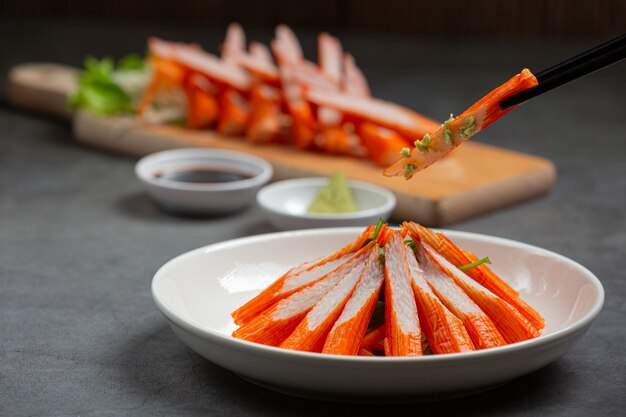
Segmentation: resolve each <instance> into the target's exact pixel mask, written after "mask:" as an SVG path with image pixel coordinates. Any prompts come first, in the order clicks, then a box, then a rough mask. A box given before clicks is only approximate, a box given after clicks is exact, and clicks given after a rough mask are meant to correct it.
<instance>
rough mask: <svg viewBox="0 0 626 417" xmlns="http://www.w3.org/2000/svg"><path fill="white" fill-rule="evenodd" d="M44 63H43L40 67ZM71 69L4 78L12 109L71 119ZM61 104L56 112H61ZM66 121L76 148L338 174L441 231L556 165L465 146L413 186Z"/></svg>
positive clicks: (208, 137) (542, 189) (206, 139)
mask: <svg viewBox="0 0 626 417" xmlns="http://www.w3.org/2000/svg"><path fill="white" fill-rule="evenodd" d="M42 65H43V66H42ZM75 76H76V69H74V68H70V67H64V66H55V65H53V64H26V65H22V66H19V67H16V68H14V69H13V70H12V71H11V73H10V74H9V85H8V93H9V94H8V96H9V100H10V101H11V102H12V103H13V104H15V105H16V106H19V107H22V108H26V109H30V110H36V111H40V112H45V113H49V114H54V115H57V116H61V117H70V114H69V113H68V112H67V107H66V106H65V103H66V96H67V94H68V92H70V91H73V89H74V88H75ZM60 105H61V107H59V106H60ZM71 117H72V123H73V129H74V136H75V138H76V140H77V141H78V142H79V143H82V144H85V145H89V146H93V147H97V148H102V149H106V150H109V151H114V152H119V153H122V154H126V155H132V156H143V155H146V154H149V153H152V152H156V151H159V150H164V149H172V148H180V147H211V148H220V149H230V150H235V151H241V152H248V153H251V154H254V155H258V156H260V157H262V158H265V159H267V160H268V161H270V162H271V163H272V165H273V166H274V169H275V175H274V179H275V180H280V179H286V178H296V177H307V176H320V175H322V176H327V175H330V174H332V173H334V172H335V171H337V170H343V171H345V173H346V175H347V176H348V177H349V178H352V179H356V180H362V181H368V182H371V183H374V184H378V185H382V186H384V187H386V188H388V189H389V190H391V191H392V192H394V193H395V195H396V197H397V198H398V205H397V207H396V210H395V211H394V213H393V215H392V217H393V218H394V219H396V220H405V219H411V220H415V221H418V222H420V223H423V224H426V225H430V226H443V225H446V224H450V223H453V222H456V221H459V220H462V219H465V218H468V217H471V216H475V215H477V214H481V213H485V212H488V211H491V210H495V209H498V208H501V207H505V206H508V205H511V204H513V203H516V202H520V201H523V200H526V199H529V198H532V197H535V196H538V195H541V194H544V193H546V192H548V191H549V190H550V189H551V188H552V185H553V184H554V181H555V179H556V171H555V168H554V165H553V164H552V163H551V162H550V161H548V160H546V159H543V158H539V157H535V156H531V155H527V154H523V153H520V152H513V151H508V150H504V149H501V148H497V147H494V146H488V145H484V144H479V143H467V144H464V145H463V146H461V147H459V148H458V149H457V150H455V151H454V152H453V153H452V154H451V155H450V156H449V157H447V158H445V159H444V160H442V161H440V162H438V163H437V164H435V165H433V166H432V167H430V168H428V169H427V170H425V171H423V172H422V173H420V174H419V175H418V176H416V177H415V178H414V179H413V180H411V181H405V180H404V179H402V178H387V177H384V176H383V175H382V173H381V172H382V170H381V168H379V167H377V166H375V165H374V164H372V163H370V162H369V161H367V160H360V159H355V158H349V157H341V156H329V155H322V154H317V153H311V152H302V151H298V150H296V149H293V148H289V147H285V146H255V145H251V144H249V143H247V142H246V141H245V139H244V138H238V137H228V136H224V135H220V134H218V133H217V132H214V131H194V130H189V129H185V128H179V127H173V126H155V125H148V124H144V123H142V122H140V121H137V120H135V119H134V118H132V117H98V116H94V115H91V114H90V113H88V112H78V113H76V114H74V115H73V116H71Z"/></svg>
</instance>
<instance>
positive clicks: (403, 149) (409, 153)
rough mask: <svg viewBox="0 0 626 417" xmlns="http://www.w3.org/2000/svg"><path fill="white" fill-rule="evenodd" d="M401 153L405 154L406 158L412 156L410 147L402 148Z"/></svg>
mask: <svg viewBox="0 0 626 417" xmlns="http://www.w3.org/2000/svg"><path fill="white" fill-rule="evenodd" d="M400 155H402V156H404V157H405V158H410V157H411V150H410V149H409V148H402V150H401V151H400Z"/></svg>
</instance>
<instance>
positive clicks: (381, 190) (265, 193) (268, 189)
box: [256, 177, 397, 221]
mask: <svg viewBox="0 0 626 417" xmlns="http://www.w3.org/2000/svg"><path fill="white" fill-rule="evenodd" d="M327 183H328V177H303V178H294V179H289V180H282V181H276V182H274V183H272V184H269V185H266V186H265V187H263V188H261V189H260V190H259V192H258V193H257V196H256V200H257V203H258V204H259V206H261V207H262V208H263V209H264V210H267V211H269V212H271V213H276V214H279V215H281V216H284V217H289V218H292V219H306V220H326V221H328V220H350V219H355V220H356V219H363V218H368V217H373V216H376V215H378V214H381V215H382V214H383V213H389V212H391V211H392V210H393V209H394V208H395V207H396V204H397V198H396V196H395V194H394V193H392V192H391V191H389V190H388V189H387V188H385V187H382V186H380V185H376V184H372V183H369V182H366V181H358V180H348V184H349V186H350V188H355V189H360V190H365V191H369V192H372V193H375V194H378V195H381V196H383V198H384V199H385V201H384V203H383V204H381V205H379V206H376V207H373V208H369V209H364V210H359V209H357V211H355V212H351V213H328V214H308V213H306V212H305V213H303V214H297V213H289V212H287V211H284V210H277V209H275V208H274V207H272V206H271V205H268V204H267V200H268V199H270V197H269V196H270V195H271V193H272V192H276V191H277V190H281V189H290V188H294V187H299V186H308V185H319V186H323V185H326V184H327Z"/></svg>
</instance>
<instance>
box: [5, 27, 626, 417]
mask: <svg viewBox="0 0 626 417" xmlns="http://www.w3.org/2000/svg"><path fill="white" fill-rule="evenodd" d="M222 29H223V28H215V27H211V28H203V27H197V26H190V27H177V26H155V27H148V26H140V27H137V26H135V25H132V24H121V23H119V24H93V23H83V24H78V23H70V22H40V21H27V20H21V21H7V20H0V76H1V77H4V75H5V74H6V72H7V70H8V68H10V66H11V65H14V64H17V63H20V62H27V61H56V62H64V63H70V64H79V63H80V62H81V60H82V57H83V56H84V55H85V54H96V55H104V54H111V55H113V56H117V57H119V56H121V55H123V54H125V53H127V52H131V51H143V50H144V48H145V46H144V45H145V43H144V40H145V38H146V36H147V35H150V34H160V35H161V36H164V37H166V38H174V39H191V40H196V41H201V42H202V43H204V44H205V45H210V46H215V45H217V44H218V42H219V40H220V38H221V34H222V33H223V32H222ZM303 32H304V34H305V36H303V40H304V44H305V47H306V48H307V51H309V52H311V51H312V47H313V45H314V37H313V36H312V35H313V33H314V31H303ZM254 33H255V36H256V37H258V38H259V39H261V40H267V39H268V38H269V36H270V32H269V31H268V30H263V29H258V30H256V31H255V32H254ZM342 39H343V41H344V43H345V45H346V47H347V49H348V50H350V51H352V52H353V53H354V55H355V56H356V58H357V60H358V62H359V63H360V64H361V65H362V67H363V69H364V70H365V72H366V74H367V75H368V76H369V78H370V80H371V83H372V87H373V90H374V92H375V94H376V95H377V96H379V97H383V98H389V99H393V100H395V101H398V102H400V103H403V104H406V105H408V106H411V107H413V108H415V109H418V110H420V111H422V112H424V113H426V114H428V115H430V116H432V117H435V118H438V119H444V118H445V117H446V116H447V114H448V113H449V112H451V111H452V112H455V113H458V112H459V111H461V110H463V108H464V106H467V105H468V104H470V103H471V102H473V100H475V99H476V98H477V97H479V96H481V95H482V94H483V93H484V92H485V91H487V90H489V89H490V88H492V87H493V86H495V85H496V84H498V83H500V82H502V81H504V80H505V79H506V78H507V77H508V76H510V75H512V74H514V73H516V72H518V71H519V69H520V68H522V67H524V66H528V67H530V68H531V69H536V70H537V69H541V68H544V67H546V66H548V65H550V64H553V63H556V62H557V61H559V60H560V59H563V58H566V57H568V56H570V55H572V54H573V53H575V52H577V51H580V50H582V49H583V48H586V47H588V46H590V45H591V43H589V42H571V41H570V42H566V41H556V40H551V41H539V40H535V41H505V40H487V39H482V40H481V39H474V40H458V39H457V40H452V39H443V38H437V39H429V38H418V37H414V38H403V37H395V36H390V35H378V36H376V35H374V34H362V33H361V34H354V33H346V34H342ZM625 65H626V63H622V64H621V65H616V66H614V67H612V68H609V69H607V70H605V71H603V72H601V73H597V74H595V75H593V76H591V77H588V78H586V79H584V80H581V81H579V82H576V83H573V84H571V85H570V86H567V87H566V88H562V89H561V90H558V91H554V92H552V93H550V94H547V95H546V96H544V97H541V98H539V99H536V100H535V101H534V102H532V103H531V104H527V105H526V106H523V107H522V108H520V109H518V110H516V111H514V112H513V113H511V114H510V115H509V116H507V117H506V118H505V119H503V120H502V121H501V122H498V123H496V124H495V125H494V126H493V127H491V128H489V130H488V131H486V132H485V133H484V134H481V135H480V138H479V139H478V140H480V141H484V142H487V143H493V144H498V145H502V146H503V147H506V148H510V149H517V150H521V151H525V152H529V153H532V154H536V155H540V156H543V157H547V158H549V159H551V160H553V161H554V162H555V164H556V166H557V168H558V172H559V179H558V182H557V184H556V186H555V188H554V190H553V191H552V193H551V194H549V195H548V196H546V197H544V198H541V199H537V200H534V201H530V202H527V203H524V204H521V205H517V206H515V207H511V208H507V209H505V210H501V211H499V212H497V213H492V214H488V215H484V216H482V217H479V218H475V219H472V220H469V221H465V222H463V223H458V224H456V225H454V226H452V228H453V229H458V230H467V231H473V232H480V233H485V234H491V235H497V236H503V237H507V238H511V239H518V240H521V241H525V242H528V243H531V244H535V245H539V246H542V247H545V248H547V249H550V250H553V251H556V252H559V253H562V254H564V255H565V256H568V257H571V258H572V259H575V260H577V261H578V262H580V263H582V264H583V265H585V266H587V267H588V268H589V269H590V270H591V271H593V272H595V273H596V274H597V276H598V277H599V278H600V280H601V281H602V283H603V285H604V287H605V289H606V292H607V298H606V303H605V306H604V309H603V311H602V313H601V314H600V316H599V317H598V319H597V321H596V322H595V323H594V325H593V327H592V328H591V330H590V331H589V333H588V334H587V335H586V336H585V337H584V338H583V340H581V341H580V342H579V343H578V344H577V345H576V346H575V347H574V348H573V349H572V350H571V351H570V352H569V353H568V354H567V355H566V356H564V357H563V358H561V359H559V360H557V361H556V362H554V363H553V364H551V365H549V366H547V367H545V368H544V369H541V370H539V371H537V372H535V373H533V374H531V375H528V376H525V377H523V378H520V379H518V380H515V381H513V382H511V383H510V384H508V385H506V386H503V387H501V388H499V389H497V390H494V391H491V392H488V393H484V394H481V395H476V396H473V397H469V398H463V399H458V400H454V401H448V402H439V403H431V404H425V405H420V406H419V408H418V409H419V411H420V413H422V412H423V413H444V414H439V415H447V414H448V413H449V412H452V411H454V410H458V411H460V412H461V413H463V414H464V415H482V416H487V415H513V416H532V415H541V416H590V415H602V416H609V415H624V414H625V413H626V360H625V359H624V353H626V352H625V349H624V346H625V345H626V328H625V324H624V316H625V314H626V279H625V275H626V273H625V272H624V271H626V162H625V160H626V159H625V157H626V121H625V120H626V71H625ZM0 129H1V130H0V415H3V416H78V415H80V416H155V415H167V416H179V415H180V416H182V415H236V416H295V415H302V416H307V415H311V416H319V415H357V414H363V413H365V414H368V412H375V413H376V415H390V413H391V412H397V413H398V414H397V415H401V414H404V413H409V414H404V415H415V414H416V411H417V410H418V409H417V408H415V406H407V405H404V406H401V405H398V406H355V405H341V404H331V403H324V402H314V401H309V400H303V399H298V398H292V397H289V396H285V395H281V394H277V393H273V392H270V391H266V390H264V389H262V388H258V387H256V386H254V385H251V384H249V383H247V382H244V381H242V380H240V379H239V378H237V377H236V376H234V375H233V374H231V373H230V372H228V371H226V370H224V369H221V368H219V367H217V366H215V365H213V364H212V363H210V362H208V361H206V360H204V359H203V358H201V357H200V356H198V355H197V354H195V353H194V352H192V351H190V350H189V349H188V348H187V347H186V346H185V345H183V344H182V343H181V342H180V341H179V340H178V339H177V338H176V337H175V336H174V334H173V333H172V332H171V331H170V329H169V328H168V326H167V324H166V322H165V319H164V318H163V317H162V316H161V314H160V313H159V311H158V310H157V308H156V306H155V304H154V303H153V301H152V299H151V296H150V280H151V278H152V275H153V273H154V272H155V271H156V269H157V268H158V267H159V266H161V265H162V264H163V263H164V262H166V261H167V260H169V259H170V258H172V257H174V256H176V255H178V254H180V253H182V252H185V251H187V250H190V249H193V248H196V247H199V246H203V245H206V244H209V243H213V242H219V241H222V240H225V239H230V238H235V237H240V236H247V235H253V234H258V233H266V232H271V231H273V230H272V229H271V227H270V226H268V225H267V224H266V223H265V222H264V219H263V217H262V215H261V213H260V212H259V210H258V209H256V208H251V209H249V210H247V211H245V212H243V213H240V214H238V215H235V216H231V217H224V218H210V219H181V218H176V217H171V216H169V215H166V214H163V213H161V212H159V210H158V209H157V208H156V207H155V206H154V205H153V204H152V202H151V201H150V200H148V199H147V197H146V196H145V195H144V194H143V193H142V190H141V187H140V185H139V184H138V183H137V181H136V180H135V178H134V175H133V164H134V161H133V160H132V159H129V158H126V157H121V156H116V155H111V154H107V153H103V152H100V151H97V150H94V149H85V148H81V147H79V146H78V145H76V144H75V143H74V142H73V141H72V137H71V133H70V130H69V128H68V126H67V125H65V124H63V123H61V122H58V121H54V120H50V119H46V118H42V117H39V116H36V115H32V114H25V113H21V112H18V111H15V110H12V109H11V108H9V107H7V106H6V105H3V106H2V107H0ZM381 413H383V414H381Z"/></svg>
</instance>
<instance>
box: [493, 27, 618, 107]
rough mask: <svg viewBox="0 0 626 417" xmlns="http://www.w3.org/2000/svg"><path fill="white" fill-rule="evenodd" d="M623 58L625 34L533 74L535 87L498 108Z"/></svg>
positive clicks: (508, 99)
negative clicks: (535, 82) (536, 83)
mask: <svg viewBox="0 0 626 417" xmlns="http://www.w3.org/2000/svg"><path fill="white" fill-rule="evenodd" d="M623 58H626V34H624V35H621V36H618V37H617V38H615V39H611V40H610V41H608V42H605V43H603V44H601V45H598V46H596V47H595V48H592V49H590V50H588V51H585V52H583V53H581V54H578V55H576V56H575V57H573V58H570V59H568V60H566V61H563V62H561V63H560V64H557V65H554V66H552V67H550V68H548V69H546V70H543V71H541V72H539V73H537V74H535V77H537V81H538V82H539V84H538V85H537V86H536V87H532V88H529V89H528V90H524V91H522V92H521V93H518V94H516V95H514V96H511V97H507V98H506V99H504V100H502V101H501V102H500V108H501V109H502V110H506V109H508V108H509V107H513V106H516V105H518V104H521V103H523V102H525V101H528V100H530V99H531V98H533V97H536V96H538V95H540V94H543V93H545V92H546V91H550V90H552V89H553V88H556V87H559V86H561V85H563V84H565V83H568V82H570V81H572V80H575V79H577V78H580V77H582V76H584V75H587V74H591V73H592V72H594V71H597V70H599V69H601V68H604V67H608V66H609V65H611V64H614V63H615V62H617V61H619V60H621V59H623Z"/></svg>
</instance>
